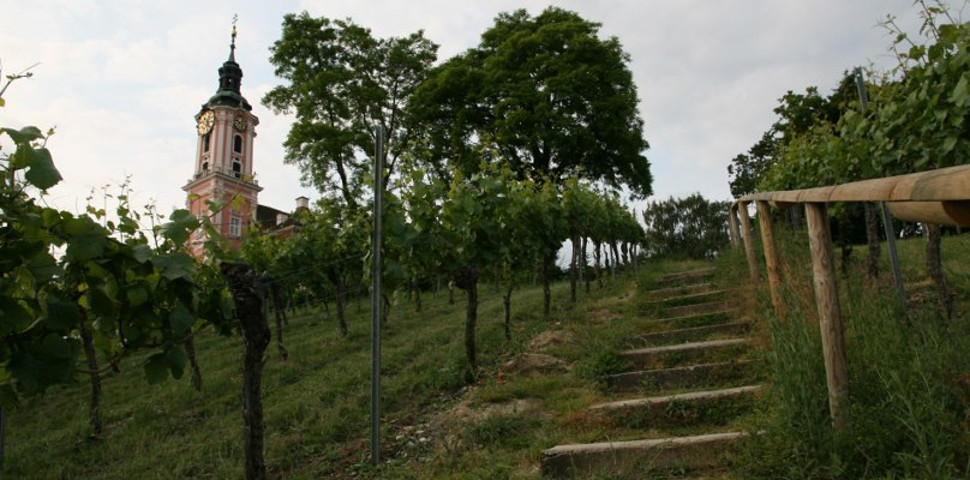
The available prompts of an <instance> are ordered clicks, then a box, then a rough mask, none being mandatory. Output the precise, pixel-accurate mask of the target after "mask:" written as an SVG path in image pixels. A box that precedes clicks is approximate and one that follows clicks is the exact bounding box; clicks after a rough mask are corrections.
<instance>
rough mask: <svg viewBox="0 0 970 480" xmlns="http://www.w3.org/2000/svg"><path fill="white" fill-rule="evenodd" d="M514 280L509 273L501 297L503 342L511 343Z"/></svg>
mask: <svg viewBox="0 0 970 480" xmlns="http://www.w3.org/2000/svg"><path fill="white" fill-rule="evenodd" d="M513 278H515V277H514V276H513V275H512V274H511V273H509V278H508V282H509V283H508V284H506V286H505V295H503V296H502V307H503V308H504V310H505V341H506V342H511V341H512V289H513V288H515V281H514V280H513Z"/></svg>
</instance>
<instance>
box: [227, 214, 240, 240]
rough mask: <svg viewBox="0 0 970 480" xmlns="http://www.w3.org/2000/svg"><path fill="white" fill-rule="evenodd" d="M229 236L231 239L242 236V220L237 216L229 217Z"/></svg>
mask: <svg viewBox="0 0 970 480" xmlns="http://www.w3.org/2000/svg"><path fill="white" fill-rule="evenodd" d="M229 236H230V237H233V238H239V237H241V236H242V219H241V218H239V215H232V216H231V217H229Z"/></svg>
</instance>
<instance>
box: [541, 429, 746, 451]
mask: <svg viewBox="0 0 970 480" xmlns="http://www.w3.org/2000/svg"><path fill="white" fill-rule="evenodd" d="M749 435H750V434H749V433H747V432H724V433H707V434H703V435H692V436H689V437H665V438H649V439H644V440H626V441H620V442H597V443H573V444H567V445H556V446H554V447H552V448H547V449H546V450H544V451H543V452H542V456H543V457H547V456H557V455H563V454H569V453H572V452H577V451H582V452H584V453H607V452H613V451H622V450H641V449H651V448H658V447H679V446H691V445H698V444H707V443H714V442H725V441H734V440H740V439H742V438H745V437H747V436H749Z"/></svg>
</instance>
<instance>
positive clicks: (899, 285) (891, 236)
mask: <svg viewBox="0 0 970 480" xmlns="http://www.w3.org/2000/svg"><path fill="white" fill-rule="evenodd" d="M855 86H856V90H858V91H859V102H861V103H862V109H863V110H865V109H866V108H867V107H868V106H869V92H868V90H867V89H866V81H865V78H864V77H863V73H862V68H861V67H855ZM879 210H880V211H881V212H882V224H883V226H884V227H885V229H886V247H887V248H889V260H890V263H892V267H893V281H894V282H895V284H896V292H897V293H898V294H899V301H900V302H904V303H905V301H906V289H905V288H904V287H903V273H902V270H901V269H900V268H899V253H898V252H897V251H896V229H895V228H893V217H892V215H890V214H889V208H888V207H886V202H879Z"/></svg>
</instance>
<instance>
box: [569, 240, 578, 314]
mask: <svg viewBox="0 0 970 480" xmlns="http://www.w3.org/2000/svg"><path fill="white" fill-rule="evenodd" d="M569 241H570V243H572V246H573V255H572V258H571V259H570V260H569V301H571V302H573V303H576V282H577V281H578V280H579V234H578V233H574V234H573V235H572V237H571V238H570V239H569Z"/></svg>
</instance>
